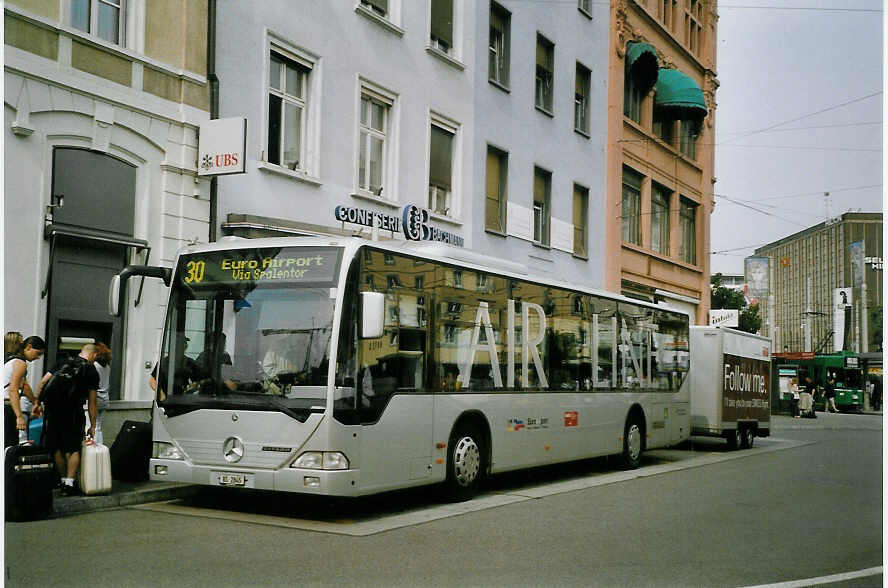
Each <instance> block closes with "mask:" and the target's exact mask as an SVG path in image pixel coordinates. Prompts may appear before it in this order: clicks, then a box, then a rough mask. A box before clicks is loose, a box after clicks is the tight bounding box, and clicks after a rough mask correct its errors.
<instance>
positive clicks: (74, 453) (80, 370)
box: [35, 343, 99, 496]
mask: <svg viewBox="0 0 888 588" xmlns="http://www.w3.org/2000/svg"><path fill="white" fill-rule="evenodd" d="M95 361H96V346H95V345H94V344H92V343H87V344H86V345H84V346H83V347H82V348H81V349H80V355H78V356H76V357H72V358H70V359H68V360H66V361H65V362H64V363H63V364H62V365H60V366H58V368H57V369H56V370H55V371H61V370H65V371H66V372H68V371H70V372H73V378H72V381H71V389H70V391H69V390H64V391H61V392H60V393H58V394H56V393H55V392H54V391H53V392H52V394H51V397H50V398H42V394H43V391H44V389H45V387H46V385H47V383H49V381H50V380H51V379H52V376H53V374H52V372H47V373H46V375H44V376H43V379H42V380H40V384H39V385H38V387H37V402H42V403H43V412H44V417H43V418H44V423H45V426H46V435H45V439H44V445H45V446H46V448H47V449H49V450H50V451H52V452H53V453H54V455H55V462H56V468H57V469H58V472H59V476H60V477H61V478H62V494H63V495H65V496H70V495H72V494H74V493H75V490H74V477H75V476H76V475H77V469H78V468H79V467H80V446H81V444H82V442H83V430H84V428H85V426H86V419H85V416H84V413H83V408H82V407H83V403H84V402H86V403H87V406H88V413H89V420H90V427H89V429H88V430H87V435H88V436H90V437H93V436H95V433H96V418H97V414H96V413H97V409H96V396H97V394H98V388H99V373H98V372H97V371H96V368H95V366H94V365H93V363H94V362H95ZM69 362H70V364H69ZM36 410H39V408H38V409H35V412H36Z"/></svg>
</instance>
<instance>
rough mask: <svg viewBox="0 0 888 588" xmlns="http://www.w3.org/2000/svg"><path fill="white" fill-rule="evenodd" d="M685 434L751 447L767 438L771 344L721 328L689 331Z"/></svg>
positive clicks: (756, 336)
mask: <svg viewBox="0 0 888 588" xmlns="http://www.w3.org/2000/svg"><path fill="white" fill-rule="evenodd" d="M691 351H692V352H691V369H690V384H691V434H692V435H706V436H713V437H724V438H725V439H726V440H727V441H728V445H730V446H731V447H732V448H736V447H738V446H739V447H744V448H748V447H752V444H753V440H754V439H755V437H767V436H768V435H770V434H771V396H770V382H769V380H770V375H771V370H770V366H771V340H770V339H767V338H766V337H761V336H759V335H752V334H750V333H744V332H743V331H737V330H734V329H728V328H725V327H693V326H692V327H691Z"/></svg>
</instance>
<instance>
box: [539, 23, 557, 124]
mask: <svg viewBox="0 0 888 588" xmlns="http://www.w3.org/2000/svg"><path fill="white" fill-rule="evenodd" d="M554 78H555V45H553V44H552V42H551V41H549V40H548V39H546V38H545V37H543V36H542V35H537V51H536V94H535V99H534V104H535V105H536V107H537V108H540V109H542V110H544V111H546V112H548V113H550V114H551V113H552V85H553V82H554Z"/></svg>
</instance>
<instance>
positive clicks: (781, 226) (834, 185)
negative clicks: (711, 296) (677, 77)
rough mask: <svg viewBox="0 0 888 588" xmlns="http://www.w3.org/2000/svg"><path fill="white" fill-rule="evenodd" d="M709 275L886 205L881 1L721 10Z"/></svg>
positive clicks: (728, 5)
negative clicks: (847, 215) (840, 218)
mask: <svg viewBox="0 0 888 588" xmlns="http://www.w3.org/2000/svg"><path fill="white" fill-rule="evenodd" d="M718 12H719V21H718V48H717V52H718V53H717V58H716V59H717V62H716V63H717V72H718V80H719V83H720V86H719V89H718V91H717V93H716V103H717V109H716V112H715V127H716V129H715V176H716V178H717V182H716V183H715V185H714V192H715V203H716V204H715V210H714V212H713V213H712V217H711V244H710V250H711V252H712V255H711V257H710V260H711V271H712V274H715V273H718V272H721V273H724V274H731V273H733V274H742V273H743V259H744V258H745V257H746V256H749V255H752V254H753V253H754V250H755V248H756V247H758V246H761V245H765V244H768V243H771V242H773V241H776V240H778V239H781V238H783V237H787V236H789V235H792V234H793V233H796V232H798V231H801V230H803V229H806V228H808V227H811V226H813V225H816V224H818V223H821V222H823V221H824V220H825V219H826V218H827V204H826V201H825V200H826V199H825V198H824V194H823V193H824V192H829V193H830V196H829V199H828V200H829V206H828V210H829V216H831V217H834V216H837V215H839V214H841V213H844V212H848V211H849V210H853V211H857V210H861V211H863V212H878V211H881V210H882V207H883V186H882V163H883V157H882V140H883V124H882V109H883V106H884V103H885V96H884V92H883V83H884V82H883V47H882V39H883V23H884V21H883V16H884V15H883V4H882V2H881V0H726V1H724V2H719V6H718Z"/></svg>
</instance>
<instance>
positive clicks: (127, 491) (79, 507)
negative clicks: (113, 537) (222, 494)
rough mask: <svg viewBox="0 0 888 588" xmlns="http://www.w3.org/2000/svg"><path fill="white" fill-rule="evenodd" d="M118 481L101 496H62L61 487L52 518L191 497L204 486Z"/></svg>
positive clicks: (55, 494) (56, 496) (55, 499)
mask: <svg viewBox="0 0 888 588" xmlns="http://www.w3.org/2000/svg"><path fill="white" fill-rule="evenodd" d="M114 485H115V487H113V488H112V490H111V493H110V494H104V495H100V496H61V495H60V494H59V493H58V491H55V492H53V514H52V516H51V517H50V518H60V517H65V516H70V515H76V514H83V513H87V512H95V511H98V510H106V509H111V508H121V507H124V506H132V505H135V504H145V503H146V502H160V501H163V500H174V499H178V498H187V497H189V496H193V495H194V494H197V492H198V491H199V490H200V486H195V485H191V484H180V483H174V482H145V483H143V484H126V485H125V487H117V486H124V483H118V482H116V481H115V482H114Z"/></svg>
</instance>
